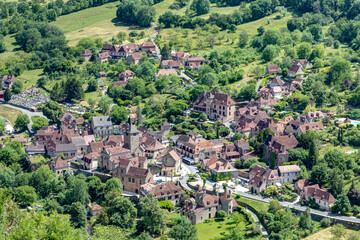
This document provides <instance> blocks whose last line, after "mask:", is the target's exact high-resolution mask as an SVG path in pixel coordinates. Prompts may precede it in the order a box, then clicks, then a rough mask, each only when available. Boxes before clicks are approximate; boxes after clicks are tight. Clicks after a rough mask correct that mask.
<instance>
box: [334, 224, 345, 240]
mask: <svg viewBox="0 0 360 240" xmlns="http://www.w3.org/2000/svg"><path fill="white" fill-rule="evenodd" d="M330 232H331V234H332V235H333V236H334V239H342V237H344V236H345V235H346V229H345V227H344V225H342V224H339V223H338V224H335V225H334V226H333V227H332V228H331V229H330Z"/></svg>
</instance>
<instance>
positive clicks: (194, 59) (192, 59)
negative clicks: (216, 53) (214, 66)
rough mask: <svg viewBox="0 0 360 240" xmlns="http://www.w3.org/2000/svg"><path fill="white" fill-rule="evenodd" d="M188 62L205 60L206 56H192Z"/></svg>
mask: <svg viewBox="0 0 360 240" xmlns="http://www.w3.org/2000/svg"><path fill="white" fill-rule="evenodd" d="M188 62H205V58H198V57H190V58H188Z"/></svg>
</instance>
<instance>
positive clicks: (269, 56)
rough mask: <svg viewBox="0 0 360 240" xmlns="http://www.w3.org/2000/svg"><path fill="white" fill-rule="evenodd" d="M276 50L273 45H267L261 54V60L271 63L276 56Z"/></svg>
mask: <svg viewBox="0 0 360 240" xmlns="http://www.w3.org/2000/svg"><path fill="white" fill-rule="evenodd" d="M278 54H279V53H278V50H277V48H276V47H275V46H274V45H267V46H266V47H265V49H264V50H263V53H262V58H263V59H264V60H265V61H268V62H269V61H271V60H273V59H274V58H276V57H277V56H278Z"/></svg>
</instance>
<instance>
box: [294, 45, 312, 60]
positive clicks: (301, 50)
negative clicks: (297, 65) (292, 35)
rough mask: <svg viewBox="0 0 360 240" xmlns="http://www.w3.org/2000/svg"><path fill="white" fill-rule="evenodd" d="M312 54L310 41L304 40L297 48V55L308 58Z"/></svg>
mask: <svg viewBox="0 0 360 240" xmlns="http://www.w3.org/2000/svg"><path fill="white" fill-rule="evenodd" d="M310 54H311V44H310V43H308V42H302V43H301V44H300V45H299V47H298V49H297V55H298V57H299V58H308V57H310Z"/></svg>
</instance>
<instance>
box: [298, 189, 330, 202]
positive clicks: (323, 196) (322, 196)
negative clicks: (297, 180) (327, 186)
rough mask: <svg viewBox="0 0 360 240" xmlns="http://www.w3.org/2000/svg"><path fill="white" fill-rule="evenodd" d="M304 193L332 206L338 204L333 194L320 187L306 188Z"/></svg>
mask: <svg viewBox="0 0 360 240" xmlns="http://www.w3.org/2000/svg"><path fill="white" fill-rule="evenodd" d="M304 192H305V194H306V195H307V196H309V197H312V198H315V199H318V200H322V201H325V202H328V203H330V204H331V203H334V202H336V198H334V196H333V195H332V194H331V193H329V192H327V191H326V190H324V189H320V188H318V186H308V187H304Z"/></svg>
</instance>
